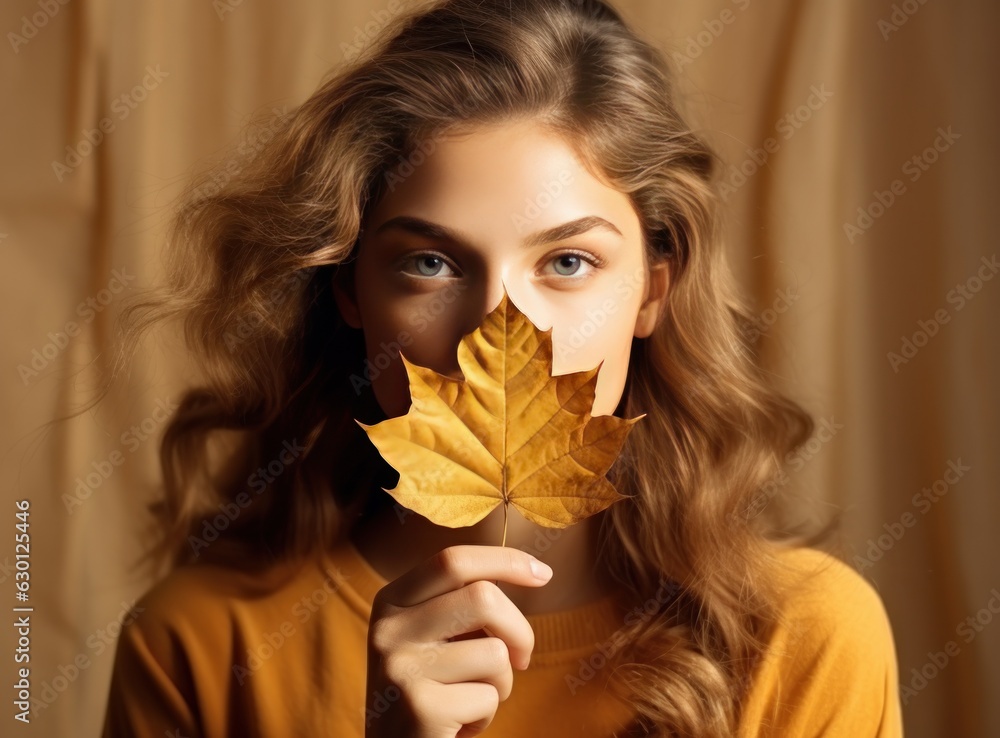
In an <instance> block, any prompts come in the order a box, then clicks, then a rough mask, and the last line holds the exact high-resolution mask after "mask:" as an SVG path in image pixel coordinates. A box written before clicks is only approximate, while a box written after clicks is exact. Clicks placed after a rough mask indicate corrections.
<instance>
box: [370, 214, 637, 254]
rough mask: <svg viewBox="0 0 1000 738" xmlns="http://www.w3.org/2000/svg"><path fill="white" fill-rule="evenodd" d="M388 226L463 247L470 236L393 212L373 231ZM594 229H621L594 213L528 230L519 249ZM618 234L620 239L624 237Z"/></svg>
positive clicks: (377, 231) (560, 239)
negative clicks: (534, 230) (532, 231)
mask: <svg viewBox="0 0 1000 738" xmlns="http://www.w3.org/2000/svg"><path fill="white" fill-rule="evenodd" d="M391 228H399V229H401V230H404V231H408V232H410V233H413V234H416V235H418V236H424V237H425V238H429V239H435V240H438V241H450V242H452V243H456V244H460V245H462V246H466V247H468V246H469V241H470V239H468V238H467V237H465V236H463V235H462V234H461V233H460V232H458V231H456V230H454V229H452V228H448V227H447V226H443V225H441V224H439V223H432V222H430V221H428V220H424V219H423V218H417V217H415V216H412V215H397V216H396V217H394V218H389V220H387V221H385V223H383V224H382V225H380V226H379V227H378V228H377V229H376V231H375V233H376V234H379V233H382V232H383V231H386V230H389V229H391ZM595 228H600V229H602V230H606V231H611V232H612V233H617V234H618V235H619V236H622V232H621V231H620V230H618V228H617V227H616V226H615V224H614V223H612V222H611V221H608V220H605V219H604V218H601V217H598V216H596V215H588V216H585V217H583V218H577V219H576V220H571V221H569V222H567V223H563V224H561V225H557V226H554V227H552V228H547V229H545V230H543V231H537V232H535V233H532V234H530V235H529V236H527V237H526V238H525V239H524V241H523V242H522V243H521V246H522V248H526V249H530V248H535V247H536V246H542V245H544V244H547V243H554V242H556V241H564V240H566V239H567V238H572V237H573V236H579V235H580V234H582V233H586V232H587V231H591V230H593V229H595ZM622 237H623V238H624V236H622Z"/></svg>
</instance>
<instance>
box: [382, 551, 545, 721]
mask: <svg viewBox="0 0 1000 738" xmlns="http://www.w3.org/2000/svg"><path fill="white" fill-rule="evenodd" d="M533 561H537V560H536V559H535V558H534V557H533V556H531V555H530V554H528V553H525V552H524V551H520V550H518V549H516V548H506V547H501V546H474V545H470V546H449V547H448V548H445V549H442V550H441V551H439V552H438V553H437V554H435V555H434V556H432V557H431V558H429V559H427V560H426V561H425V562H423V563H422V564H419V565H417V566H415V567H414V568H412V569H411V570H410V571H408V572H407V573H406V574H403V575H402V576H401V577H399V578H398V579H395V580H394V581H392V582H390V583H389V584H387V585H386V586H385V587H383V588H382V589H381V590H379V592H378V594H376V595H375V600H374V602H373V604H372V614H371V620H370V622H369V628H368V678H367V685H366V688H365V700H366V705H365V736H366V738H456V737H457V738H465V737H466V736H472V735H477V734H479V733H481V732H482V731H483V730H485V729H486V727H487V726H488V725H489V724H490V722H491V721H492V720H493V716H494V715H495V714H496V711H497V707H498V706H499V703H500V702H502V701H504V700H505V699H507V697H509V696H510V692H511V687H512V685H513V681H514V675H513V672H512V671H511V665H512V664H513V665H515V666H516V667H517V668H518V669H522V670H523V669H526V668H528V661H529V659H530V657H531V650H532V649H533V648H534V646H535V634H534V633H533V632H532V630H531V626H530V625H529V624H528V621H527V619H526V618H525V617H524V615H522V614H521V611H520V610H518V609H517V607H515V606H514V603H513V602H511V601H510V599H509V598H508V597H507V595H505V594H504V593H503V592H502V591H501V590H500V588H499V587H498V586H497V585H496V584H494V583H493V581H491V580H503V581H505V582H510V583H512V584H520V585H524V586H529V587H538V586H542V585H543V584H545V583H546V582H548V581H549V578H550V576H551V570H550V569H548V567H546V566H545V565H544V564H542V565H541V566H542V569H544V570H545V573H544V574H543V575H542V577H541V578H539V577H536V576H535V575H534V574H533V573H532V570H531V563H532V562H533ZM538 563H541V562H538ZM477 629H480V631H479V632H481V633H482V634H483V635H482V637H475V636H476V633H475V632H470V631H476V630H477ZM462 634H468V636H467V637H464V638H463V637H460V636H462Z"/></svg>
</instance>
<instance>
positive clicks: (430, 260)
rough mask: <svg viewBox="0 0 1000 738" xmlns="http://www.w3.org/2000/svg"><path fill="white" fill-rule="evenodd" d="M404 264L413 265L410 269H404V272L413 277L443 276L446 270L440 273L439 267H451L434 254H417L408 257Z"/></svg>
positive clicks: (445, 274)
mask: <svg viewBox="0 0 1000 738" xmlns="http://www.w3.org/2000/svg"><path fill="white" fill-rule="evenodd" d="M404 264H405V265H406V266H409V265H410V264H412V265H413V269H412V271H411V270H407V269H404V270H403V272H404V274H409V275H411V276H415V277H444V276H448V274H447V272H444V273H442V271H441V267H444V268H445V269H451V267H449V266H448V264H447V263H446V262H445V260H444V259H442V258H441V257H440V256H435V255H434V254H417V255H415V256H411V257H410V258H408V259H407V260H406V261H405V262H404Z"/></svg>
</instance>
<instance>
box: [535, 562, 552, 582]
mask: <svg viewBox="0 0 1000 738" xmlns="http://www.w3.org/2000/svg"><path fill="white" fill-rule="evenodd" d="M531 573H532V574H534V575H535V579H548V578H549V577H551V576H552V567H551V566H549V565H548V564H546V563H545V562H543V561H539V560H538V559H534V558H533V559H532V560H531Z"/></svg>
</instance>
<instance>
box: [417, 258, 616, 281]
mask: <svg viewBox="0 0 1000 738" xmlns="http://www.w3.org/2000/svg"><path fill="white" fill-rule="evenodd" d="M547 263H548V264H551V265H552V267H553V271H551V272H547V273H545V274H548V275H553V274H554V275H555V276H558V277H569V278H572V279H582V278H584V277H586V276H588V275H589V274H591V273H592V272H593V271H594V270H596V269H599V268H601V267H602V266H604V264H605V260H604V259H602V258H600V257H598V256H594V255H592V254H588V253H583V252H581V253H564V254H558V255H556V256H554V257H551V258H550V259H549V260H548V262H547ZM585 264H586V266H587V267H588V268H587V269H583V266H584V265H585ZM402 265H403V268H402V270H401V271H402V272H403V273H404V274H407V275H409V276H411V277H417V278H418V279H419V278H424V279H434V278H436V277H452V276H457V272H456V271H455V270H454V269H452V267H451V266H449V264H448V262H447V261H445V260H444V259H443V258H442V257H441V256H438V255H437V254H432V253H426V254H414V255H412V256H409V257H407V258H406V259H405V260H404V261H403V262H402Z"/></svg>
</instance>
